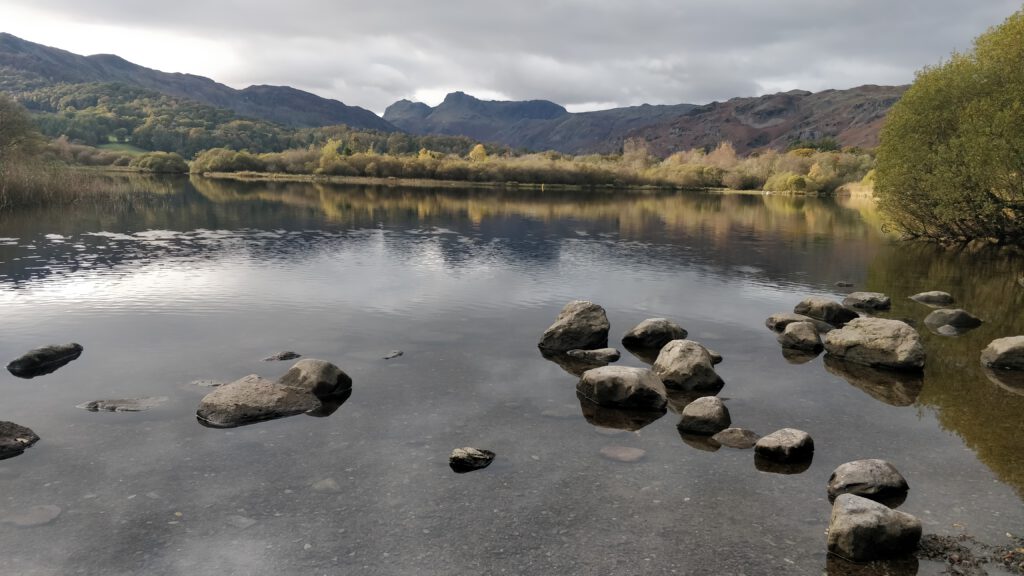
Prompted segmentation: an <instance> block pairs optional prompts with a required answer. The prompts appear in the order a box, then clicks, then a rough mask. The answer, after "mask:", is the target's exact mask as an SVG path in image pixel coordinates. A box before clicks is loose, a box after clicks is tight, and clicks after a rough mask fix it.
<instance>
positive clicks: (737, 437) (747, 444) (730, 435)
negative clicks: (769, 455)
mask: <svg viewBox="0 0 1024 576" xmlns="http://www.w3.org/2000/svg"><path fill="white" fill-rule="evenodd" d="M711 439H712V440H714V441H715V442H718V443H719V444H721V445H722V446H727V447H729V448H736V449H737V450H747V449H749V448H753V447H754V445H755V444H757V441H758V440H760V439H761V437H760V436H759V435H758V434H757V433H755V432H751V431H750V430H745V429H743V428H726V429H725V430H722V431H721V432H719V433H717V434H715V435H714V436H712V437H711Z"/></svg>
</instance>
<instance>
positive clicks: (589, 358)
mask: <svg viewBox="0 0 1024 576" xmlns="http://www.w3.org/2000/svg"><path fill="white" fill-rule="evenodd" d="M565 354H566V356H569V357H570V358H575V359H576V360H579V361H581V362H587V363H591V364H597V365H598V366H605V365H608V364H611V363H612V362H616V361H618V359H619V358H621V357H622V354H621V353H620V352H619V351H618V350H616V349H615V348H598V349H597V350H569V351H568V352H566V353H565Z"/></svg>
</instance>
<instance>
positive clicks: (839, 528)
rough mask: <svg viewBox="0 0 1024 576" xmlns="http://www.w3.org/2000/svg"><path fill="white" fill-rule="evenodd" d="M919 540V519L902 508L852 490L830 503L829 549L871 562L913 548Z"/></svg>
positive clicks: (840, 554) (858, 560)
mask: <svg viewBox="0 0 1024 576" xmlns="http://www.w3.org/2000/svg"><path fill="white" fill-rule="evenodd" d="M920 540H921V521H920V520H918V519H917V518H915V517H913V516H911V515H910V514H907V513H904V512H898V511H896V510H892V509H891V508H889V507H888V506H885V505H884V504H879V503H878V502H875V501H874V500H868V499H867V498H862V497H860V496H856V495H854V494H842V495H840V496H839V497H837V498H836V500H835V503H834V504H833V505H832V517H831V519H830V520H829V523H828V541H827V545H828V551H829V552H831V553H832V554H835V555H836V556H840V557H842V558H845V559H847V560H852V561H854V562H870V561H872V560H879V559H883V558H888V557H891V556H897V555H900V554H907V553H910V552H913V551H914V550H915V549H916V548H917V543H918V542H919V541H920Z"/></svg>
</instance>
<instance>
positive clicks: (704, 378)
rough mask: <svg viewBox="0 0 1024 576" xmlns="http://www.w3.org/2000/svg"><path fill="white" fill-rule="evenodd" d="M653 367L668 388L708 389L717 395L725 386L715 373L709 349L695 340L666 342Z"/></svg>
mask: <svg viewBox="0 0 1024 576" xmlns="http://www.w3.org/2000/svg"><path fill="white" fill-rule="evenodd" d="M651 369H652V370H653V371H654V373H655V374H656V375H657V376H658V378H661V381H662V382H664V383H665V387H667V388H674V389H678V390H706V391H708V392H709V393H711V394H715V393H717V392H718V391H719V390H721V389H722V386H723V385H724V383H723V382H722V379H721V377H719V376H718V374H717V373H716V372H715V368H714V365H713V363H712V361H711V354H710V353H709V352H708V351H707V348H704V347H703V346H701V345H700V344H698V343H697V342H694V341H693V340H673V341H671V342H669V343H668V344H666V345H665V347H664V348H662V349H661V353H660V354H658V359H657V360H655V361H654V366H652V367H651Z"/></svg>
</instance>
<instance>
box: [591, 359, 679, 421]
mask: <svg viewBox="0 0 1024 576" xmlns="http://www.w3.org/2000/svg"><path fill="white" fill-rule="evenodd" d="M576 392H577V393H578V394H580V395H582V396H584V397H586V398H588V399H589V400H591V401H592V402H594V403H595V404H598V405H600V406H605V407H608V408H620V409H629V410H648V411H664V410H665V404H666V403H667V402H668V400H667V398H666V395H665V386H664V384H662V382H661V380H659V379H658V377H657V376H656V375H655V374H654V373H653V372H652V371H650V370H647V369H646V368H629V367H625V366H604V367H601V368H594V369H593V370H587V371H586V372H584V373H583V376H582V377H581V378H580V381H579V383H577V384H576Z"/></svg>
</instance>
